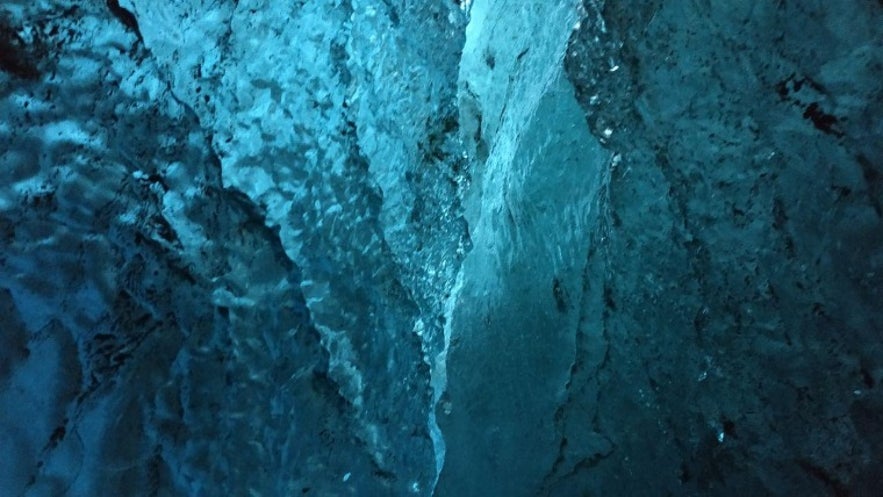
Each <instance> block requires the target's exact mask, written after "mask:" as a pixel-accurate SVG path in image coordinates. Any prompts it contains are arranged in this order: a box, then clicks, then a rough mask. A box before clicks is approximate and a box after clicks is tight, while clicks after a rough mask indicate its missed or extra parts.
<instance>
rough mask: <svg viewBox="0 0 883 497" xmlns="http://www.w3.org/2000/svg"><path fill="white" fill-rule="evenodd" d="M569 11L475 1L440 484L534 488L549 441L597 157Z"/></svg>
mask: <svg viewBox="0 0 883 497" xmlns="http://www.w3.org/2000/svg"><path fill="white" fill-rule="evenodd" d="M578 14H579V11H578V3H577V2H542V3H538V2H536V3H535V2H530V3H524V2H505V1H499V2H494V1H477V2H473V4H472V10H471V15H472V17H471V20H470V25H469V26H468V28H467V41H466V44H465V47H466V48H465V50H464V54H463V60H462V62H461V66H460V85H461V94H460V106H461V116H462V117H461V121H462V123H463V127H464V139H467V140H469V142H468V143H467V148H469V149H470V151H471V153H472V154H473V157H474V160H475V161H476V164H475V170H476V173H474V174H473V183H472V186H471V189H470V191H469V192H467V200H466V213H467V219H468V221H469V225H470V235H471V239H472V242H473V249H472V251H471V252H470V253H469V254H468V255H467V257H466V259H465V261H464V263H463V267H462V269H461V273H460V283H459V284H458V286H457V288H456V290H457V292H456V293H455V294H452V296H451V302H452V303H451V304H450V308H451V309H452V315H451V317H450V320H449V322H450V330H449V333H450V337H449V338H448V342H449V343H450V344H451V345H450V347H449V350H448V356H447V359H448V360H447V367H446V371H447V393H446V395H445V399H444V405H443V408H442V409H440V410H439V416H440V424H441V426H442V430H443V433H444V434H445V441H446V445H447V451H448V452H447V458H446V461H445V466H444V470H443V472H442V477H441V480H440V482H439V487H438V495H441V496H479V495H513V496H516V495H525V496H526V495H533V492H536V491H538V490H539V486H540V484H541V482H542V478H543V472H544V471H545V469H543V468H544V466H545V465H546V464H549V465H551V462H552V460H553V459H554V458H555V454H556V451H557V448H558V445H559V440H558V439H557V438H556V437H557V435H556V433H555V429H556V428H555V426H554V423H553V414H554V412H555V409H556V406H557V404H558V403H559V402H561V400H562V395H563V388H564V384H565V382H566V378H567V371H568V369H569V367H570V365H571V364H572V362H573V357H574V347H575V342H574V338H575V330H576V326H577V323H578V316H579V307H580V300H581V294H582V277H581V274H582V268H583V265H584V264H585V259H586V253H587V242H588V239H587V238H586V237H581V236H578V235H576V236H575V234H576V233H581V232H582V231H584V230H586V229H587V226H588V225H589V224H590V223H591V216H592V215H594V214H593V212H592V211H591V209H590V204H591V203H592V192H594V191H596V190H597V187H598V181H599V177H600V176H599V172H600V170H601V167H602V165H603V164H604V162H605V160H606V154H605V153H603V152H602V151H601V150H600V149H599V148H598V147H597V145H596V144H594V143H593V140H592V139H591V136H590V135H589V134H588V129H587V127H586V126H585V122H584V119H583V114H582V112H581V111H580V109H579V107H578V105H577V102H576V100H575V99H574V96H573V89H572V87H571V86H570V84H569V83H568V82H567V81H566V79H564V78H563V77H562V71H563V66H562V63H561V62H562V60H563V57H564V50H565V48H566V46H567V41H568V38H569V36H570V32H571V30H572V28H573V25H574V24H575V22H576V19H577V18H578ZM528 427H529V428H528ZM525 453H529V454H530V457H525V456H524V454H525ZM489 474H493V475H494V477H493V478H488V477H485V475H489Z"/></svg>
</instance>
